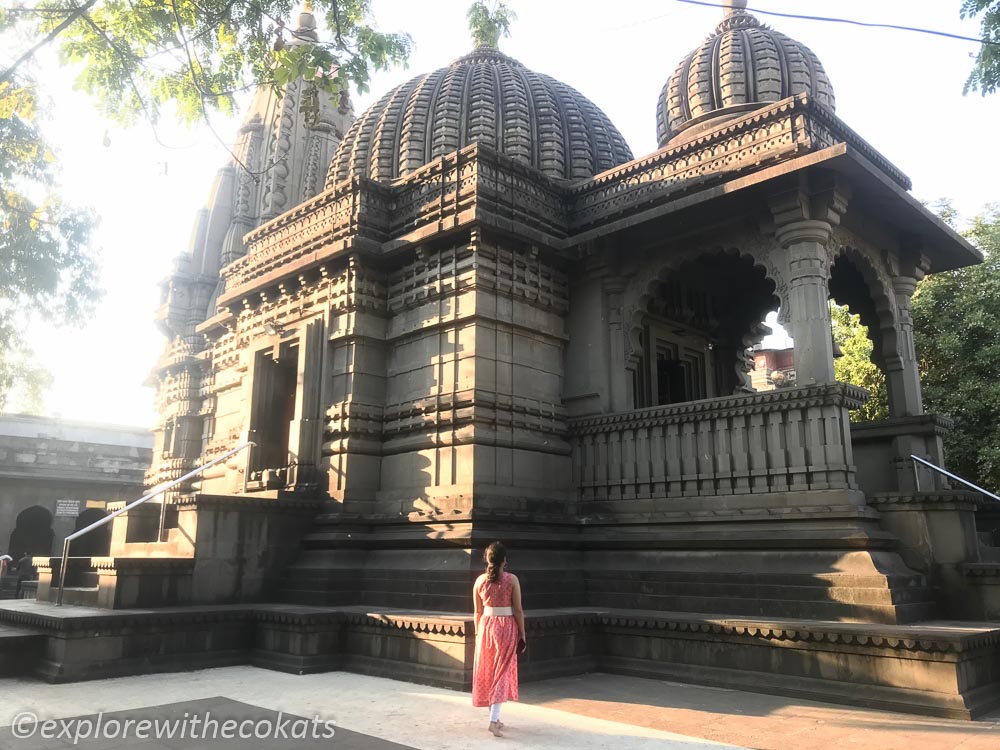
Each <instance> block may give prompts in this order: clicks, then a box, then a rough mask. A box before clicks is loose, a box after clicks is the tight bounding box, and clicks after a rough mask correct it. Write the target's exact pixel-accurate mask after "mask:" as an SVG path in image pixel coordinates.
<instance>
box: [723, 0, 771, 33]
mask: <svg viewBox="0 0 1000 750" xmlns="http://www.w3.org/2000/svg"><path fill="white" fill-rule="evenodd" d="M722 4H723V5H724V6H725V15H724V17H723V19H722V22H721V23H720V24H719V25H718V26H717V27H716V29H715V33H716V34H722V33H723V32H725V31H729V30H730V29H745V28H753V27H757V26H760V21H758V20H757V18H756V16H753V15H751V14H750V13H748V12H747V0H722Z"/></svg>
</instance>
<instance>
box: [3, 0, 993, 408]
mask: <svg viewBox="0 0 1000 750" xmlns="http://www.w3.org/2000/svg"><path fill="white" fill-rule="evenodd" d="M470 2H471V0H433V2H431V0H424V1H422V2H421V1H417V0H372V9H373V14H374V16H375V20H376V22H377V25H378V26H379V28H380V29H382V30H384V31H406V32H409V33H410V34H411V35H412V37H413V40H414V45H415V48H414V51H413V54H412V56H411V59H410V65H409V69H408V70H402V69H397V70H392V71H387V72H383V73H379V74H377V75H376V76H375V77H374V79H373V80H372V82H371V93H370V94H367V95H361V96H359V95H357V93H356V92H352V93H353V101H354V107H355V112H357V113H361V112H362V111H363V110H364V109H365V108H366V107H367V106H368V105H370V104H371V103H373V102H374V100H375V99H377V98H378V97H379V96H380V95H381V94H383V93H384V92H385V91H386V90H388V89H389V88H391V87H392V86H395V85H397V84H399V83H402V82H403V81H405V80H407V79H408V78H410V77H412V76H414V75H417V74H421V73H424V72H428V71H430V70H434V69H436V68H440V67H443V66H446V65H447V64H448V63H449V62H451V61H452V60H454V59H455V58H457V57H460V56H461V55H463V54H465V53H467V52H469V51H470V50H471V48H472V43H471V41H470V37H469V33H468V26H467V23H466V19H465V11H466V8H467V7H468V5H469V4H470ZM507 5H508V6H509V7H511V8H512V9H513V10H514V11H515V12H516V13H517V16H518V19H517V21H516V22H515V23H514V24H513V27H512V33H511V37H510V38H509V39H504V40H502V41H501V45H500V47H501V49H502V50H503V51H504V52H506V53H507V54H509V55H511V56H513V57H515V58H517V59H518V60H520V61H521V62H522V63H523V64H525V65H527V66H528V67H529V68H532V69H534V70H536V71H538V72H541V73H546V74H548V75H551V76H554V77H555V78H557V79H560V80H562V81H564V82H566V83H567V84H569V85H571V86H573V87H574V88H576V89H578V90H579V91H581V92H582V93H583V94H585V95H586V96H587V97H588V98H589V99H591V100H592V101H594V102H595V103H596V104H597V105H598V106H599V107H601V109H603V110H604V112H606V113H607V114H608V116H609V117H610V118H611V120H612V122H614V123H615V124H616V125H617V127H618V129H619V130H620V131H621V132H622V134H623V135H624V136H625V139H626V140H627V141H628V143H629V145H630V146H631V148H632V152H633V154H634V155H635V156H636V157H641V156H644V155H646V154H649V153H651V152H653V151H654V150H655V149H656V125H655V115H654V112H655V106H656V102H657V98H658V96H659V93H660V90H661V88H662V87H663V85H664V83H665V82H666V81H667V79H668V78H669V76H670V74H671V73H672V71H673V69H674V68H675V67H676V65H677V63H678V62H679V61H680V60H681V59H682V58H683V57H684V56H685V55H686V54H687V53H688V52H690V51H691V50H692V49H693V48H694V47H696V46H697V45H698V44H699V43H700V42H701V41H702V40H703V39H704V38H705V37H706V36H708V35H709V34H710V33H712V31H713V29H714V28H715V25H716V24H717V23H718V21H719V19H720V18H721V14H722V11H721V10H719V9H718V8H705V7H697V6H693V5H689V4H685V3H681V2H678V1H677V0H616V2H614V3H609V2H600V3H598V2H594V1H593V0H573V1H571V0H507ZM960 5H961V3H960V0H878V1H877V2H873V1H872V0H867V2H862V1H861V0H841V1H840V2H837V3H832V2H821V1H820V0H751V2H750V10H751V11H753V10H771V11H776V12H783V13H798V14H811V15H822V16H835V17H838V18H847V19H854V20H863V21H869V22H874V23H890V24H899V25H906V26H916V27H921V28H928V29H934V30H938V31H945V32H950V33H955V34H961V35H965V36H973V37H975V36H978V33H979V27H978V24H977V23H976V22H975V21H974V20H965V21H963V20H961V19H960V18H959V9H960ZM759 17H760V18H761V20H763V21H764V22H765V23H767V24H768V25H771V26H773V27H775V28H776V29H778V30H780V31H781V32H783V33H785V34H786V35H788V36H790V37H792V38H793V39H796V40H798V41H800V42H802V43H804V44H806V45H807V46H808V47H810V48H811V49H812V50H813V51H814V52H815V53H816V54H817V55H818V57H819V59H820V60H821V61H822V63H823V65H824V67H825V68H826V71H827V73H828V75H829V76H830V79H831V81H832V83H833V86H834V90H835V92H836V96H837V114H838V115H839V117H840V118H841V119H842V120H844V121H845V122H846V123H847V124H848V125H849V126H850V127H851V128H852V129H853V130H855V131H856V132H857V133H859V134H860V135H861V137H862V138H864V139H866V140H867V141H868V142H869V143H871V144H872V145H873V146H874V147H875V148H876V149H878V150H879V151H881V152H882V153H883V154H884V155H885V156H886V157H888V159H889V160H890V161H891V162H893V163H894V164H895V165H896V166H897V167H899V168H900V169H902V171H903V172H904V173H906V174H907V175H909V176H910V177H911V178H912V180H913V185H914V187H913V193H914V195H915V196H916V197H917V198H919V199H921V200H926V201H930V202H933V201H935V200H937V199H939V198H949V199H951V200H952V201H953V203H954V205H955V207H956V208H957V209H958V210H959V213H960V216H962V217H963V218H964V219H965V220H968V219H971V217H972V216H974V215H975V214H976V213H977V212H979V211H980V210H981V209H982V208H983V206H984V205H986V204H988V203H990V202H995V201H1000V195H998V192H997V190H996V188H995V187H994V186H995V185H996V184H997V178H996V176H997V175H998V174H1000V148H998V147H997V143H996V133H997V132H998V123H1000V94H998V95H994V96H992V97H987V98H984V97H982V96H980V95H979V94H977V93H971V94H969V95H968V96H963V94H962V88H963V84H964V82H965V80H966V78H967V76H968V73H969V71H970V69H971V67H972V64H973V57H974V55H975V53H976V51H977V49H978V45H976V44H975V43H972V42H963V41H956V40H952V39H945V38H941V37H935V36H928V35H922V34H915V33H911V32H902V31H894V30H889V29H867V28H860V27H857V26H850V25H843V24H831V23H821V22H817V21H806V20H797V19H787V18H772V17H768V16H766V15H763V14H761V15H760V16H759ZM39 70H40V72H41V73H42V78H43V80H44V81H45V84H46V87H47V89H48V91H49V92H50V93H51V95H52V97H53V115H52V119H51V120H50V121H49V122H47V123H46V132H47V134H48V136H49V138H50V139H51V141H52V142H53V145H54V146H55V147H56V149H57V151H58V153H59V156H60V159H61V161H62V164H63V173H64V174H63V185H64V195H66V197H67V198H69V199H70V200H72V201H74V202H76V203H79V204H83V205H89V206H90V207H92V208H93V209H94V211H95V212H96V213H97V214H98V216H99V217H100V222H101V223H100V226H99V228H98V230H97V232H96V234H95V246H97V247H98V249H99V253H100V259H101V266H102V272H101V284H102V287H103V289H104V290H105V291H104V296H103V298H102V301H101V303H100V305H99V307H98V308H97V310H96V311H95V313H94V315H93V316H92V317H91V318H90V319H89V320H86V321H81V325H80V327H78V328H74V329H61V330H56V329H52V328H50V327H47V326H45V325H41V324H36V325H34V326H32V328H31V329H30V330H29V331H27V335H28V338H29V340H30V342H31V344H32V346H33V348H34V350H35V353H36V355H37V356H38V359H39V362H40V364H42V365H43V366H45V367H46V368H47V369H48V370H49V371H50V372H51V373H52V375H53V378H54V383H53V387H52V388H51V389H50V391H49V393H48V395H47V398H46V401H45V403H44V404H43V413H45V414H48V415H51V416H60V417H62V418H65V419H74V420H85V421H103V422H112V423H117V424H127V425H138V426H149V425H152V424H153V423H154V421H155V412H154V409H153V391H152V389H151V388H149V387H147V386H144V382H145V381H146V380H147V377H148V375H149V373H150V371H151V370H152V368H153V366H154V364H155V362H156V359H157V357H158V356H159V354H160V352H161V351H162V348H163V346H164V343H165V340H164V338H163V336H162V334H161V333H160V332H159V331H158V330H157V328H156V326H155V325H154V324H153V312H154V310H155V308H156V307H157V306H158V304H159V299H160V292H159V283H160V281H162V280H163V279H164V278H165V277H166V276H167V275H168V274H169V273H170V268H171V262H172V260H173V259H174V258H175V257H176V256H178V255H180V254H181V253H183V252H185V250H186V249H187V247H188V243H189V239H190V233H191V229H192V226H193V222H194V218H195V213H196V211H197V210H198V209H199V208H200V207H201V206H202V205H203V204H204V201H205V200H206V198H207V196H208V191H209V188H210V185H211V181H212V178H213V175H214V173H215V172H216V170H217V169H218V168H219V167H221V166H222V165H223V164H224V163H225V162H226V159H227V152H226V150H225V148H224V147H223V146H222V145H221V144H220V143H219V142H218V141H217V140H216V139H215V137H213V136H212V135H211V134H210V133H209V132H208V131H207V129H205V128H204V127H202V128H197V129H194V130H186V129H182V128H180V127H178V126H174V125H172V124H170V123H161V125H160V126H158V128H157V131H158V137H159V141H160V142H161V143H162V144H163V145H161V144H160V143H158V142H157V139H156V138H155V137H154V135H153V133H152V130H151V128H150V127H148V125H145V124H143V123H140V124H138V125H136V126H134V127H133V128H131V129H122V128H118V127H113V126H110V125H109V124H108V123H106V122H105V121H103V120H102V119H101V118H100V116H99V115H98V114H97V113H96V112H95V110H94V108H93V106H92V104H91V103H90V101H89V100H88V99H87V98H86V97H85V96H83V95H82V94H80V93H78V92H75V91H74V90H73V88H72V83H73V77H74V73H73V71H72V70H67V69H63V68H59V67H58V66H57V65H56V64H55V63H54V61H53V59H52V57H51V56H47V57H45V58H44V59H43V60H41V61H40V63H39ZM213 123H214V125H215V129H216V131H217V132H218V133H220V134H222V136H223V138H229V137H233V138H234V137H235V134H236V131H237V129H238V126H239V118H238V117H237V118H236V119H234V120H227V119H225V118H222V117H216V118H214V119H213ZM12 406H13V407H14V408H16V406H17V405H16V404H13V405H12Z"/></svg>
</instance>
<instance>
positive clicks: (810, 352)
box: [776, 219, 835, 386]
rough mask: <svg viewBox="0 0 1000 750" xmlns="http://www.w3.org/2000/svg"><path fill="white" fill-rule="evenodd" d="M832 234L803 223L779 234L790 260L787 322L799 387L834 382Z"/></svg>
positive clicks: (824, 224)
mask: <svg viewBox="0 0 1000 750" xmlns="http://www.w3.org/2000/svg"><path fill="white" fill-rule="evenodd" d="M831 231H832V228H831V226H830V224H829V223H827V222H825V221H817V220H811V219H804V220H800V221H795V222H791V223H789V224H786V225H784V226H780V227H779V228H778V229H777V232H776V237H777V240H778V242H779V243H780V245H781V247H782V248H783V249H784V250H785V252H786V253H787V256H788V270H789V275H788V315H787V319H788V321H789V324H788V327H789V328H790V329H791V331H790V332H791V334H792V338H793V340H794V342H795V382H796V384H797V385H800V386H805V385H815V384H822V383H832V382H834V380H835V378H834V375H833V333H832V331H831V328H830V304H829V301H828V300H829V296H830V288H829V278H830V269H829V261H828V259H827V254H826V243H827V242H828V241H829V240H830V233H831Z"/></svg>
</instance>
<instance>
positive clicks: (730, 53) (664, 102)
mask: <svg viewBox="0 0 1000 750" xmlns="http://www.w3.org/2000/svg"><path fill="white" fill-rule="evenodd" d="M731 6H732V7H733V8H734V9H732V10H729V11H727V14H726V17H725V19H723V21H722V23H720V24H719V25H718V27H717V28H716V29H715V33H714V34H713V35H712V36H710V37H709V38H708V39H706V40H705V41H704V42H702V44H701V45H700V46H699V47H698V48H697V49H695V50H694V51H693V52H692V53H691V54H689V55H688V56H687V57H685V58H684V59H683V60H682V61H681V64H680V65H678V66H677V69H676V70H675V71H674V74H673V75H672V76H670V80H669V81H667V85H666V86H664V87H663V92H662V93H661V94H660V101H659V103H658V104H657V107H656V135H657V138H658V139H659V143H660V147H661V148H662V147H663V146H666V145H667V144H668V143H670V142H671V141H673V140H675V139H677V138H678V136H679V135H680V134H681V133H683V134H684V135H685V137H687V136H690V135H692V134H693V133H696V132H701V131H702V130H706V129H708V128H710V127H713V126H715V125H718V124H719V123H720V122H723V121H725V120H726V119H732V118H734V117H738V116H740V115H742V114H744V113H746V112H749V111H751V110H754V109H758V108H759V107H762V106H765V105H766V104H768V103H770V102H777V101H781V100H782V99H785V98H787V97H789V96H793V95H795V94H801V93H803V92H805V93H808V94H810V95H812V96H813V97H814V98H815V100H816V101H818V102H820V103H821V104H824V105H826V106H827V107H829V108H830V109H831V110H833V109H834V108H835V100H834V95H833V87H832V86H831V85H830V79H829V78H828V77H827V75H826V71H825V70H823V66H822V64H821V63H820V61H819V58H817V57H816V55H815V54H814V53H813V52H812V50H810V49H809V48H808V47H806V46H805V45H803V44H800V43H799V42H796V41H795V40H794V39H789V38H788V37H787V36H785V35H784V34H781V33H779V32H777V31H775V30H774V29H771V28H768V27H767V26H764V25H763V24H761V22H760V21H758V20H757V19H756V18H755V17H754V16H752V15H750V14H749V13H747V12H746V11H745V10H743V8H744V7H745V6H746V3H745V2H739V1H737V2H732V3H731Z"/></svg>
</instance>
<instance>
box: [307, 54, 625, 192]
mask: <svg viewBox="0 0 1000 750" xmlns="http://www.w3.org/2000/svg"><path fill="white" fill-rule="evenodd" d="M471 143H484V144H486V145H488V146H491V147H492V148H494V149H496V150H497V151H499V152H501V153H503V154H506V155H507V156H509V157H512V158H514V159H519V160H520V161H523V162H526V163H528V164H530V165H531V166H533V167H535V168H536V169H539V170H541V171H542V172H544V173H545V174H547V175H549V176H550V177H555V178H566V179H575V178H585V177H590V176H593V175H595V174H597V173H599V172H603V171H605V170H607V169H611V168H612V167H616V166H618V165H619V164H624V163H625V162H627V161H631V160H632V152H631V151H630V150H629V147H628V145H627V144H626V143H625V139H624V138H622V135H621V133H619V132H618V129H617V128H616V127H615V126H614V125H612V124H611V121H610V120H609V119H608V117H607V115H605V114H604V113H603V112H602V111H601V110H600V109H598V108H597V106H596V105H595V104H594V103H593V102H591V101H590V100H589V99H587V98H586V97H585V96H583V95H582V94H581V93H579V92H578V91H576V90H574V89H573V88H571V87H569V86H567V85H566V84H564V83H560V82H559V81H557V80H555V79H553V78H551V77H549V76H546V75H542V74H540V73H535V72H534V71H531V70H528V69H527V68H526V67H524V66H523V65H521V63H519V62H518V61H517V60H514V59H513V58H511V57H508V56H507V55H504V54H502V53H500V52H498V51H496V50H494V49H489V48H480V49H477V50H476V51H475V52H473V53H472V54H470V55H466V56H465V57H462V58H460V59H458V60H456V61H455V62H453V63H452V64H451V65H449V66H448V67H446V68H441V69H440V70H436V71H434V72H433V73H428V74H427V75H422V76H418V77H416V78H414V79H413V80H411V81H409V82H407V83H404V84H403V85H402V86H397V87H396V88H394V89H393V90H392V91H390V92H389V93H388V94H386V95H385V96H383V97H382V98H381V99H380V100H379V101H378V103H376V104H375V105H374V106H372V107H371V108H369V109H368V111H367V112H365V113H364V114H363V115H361V116H360V117H359V118H358V119H357V120H356V121H355V122H354V124H353V125H352V126H351V129H350V130H349V131H348V132H347V134H346V135H345V136H344V140H343V141H342V142H341V144H340V146H339V147H338V148H337V152H336V154H335V155H334V157H333V161H332V162H331V164H330V171H329V173H328V175H327V186H328V187H330V186H332V185H334V184H336V183H337V182H340V181H341V180H344V179H347V178H348V177H352V176H363V177H369V178H371V179H373V180H380V181H382V182H389V181H392V180H395V179H396V178H399V177H404V176H406V175H408V174H410V173H412V172H414V171H416V170H418V169H419V168H420V167H422V166H424V165H425V164H427V163H429V162H430V161H432V160H434V159H436V158H437V157H439V156H442V155H444V154H448V153H451V152H453V151H456V150H458V149H460V148H463V147H465V146H468V145H469V144H471Z"/></svg>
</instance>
